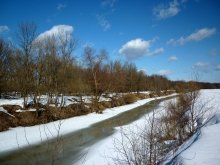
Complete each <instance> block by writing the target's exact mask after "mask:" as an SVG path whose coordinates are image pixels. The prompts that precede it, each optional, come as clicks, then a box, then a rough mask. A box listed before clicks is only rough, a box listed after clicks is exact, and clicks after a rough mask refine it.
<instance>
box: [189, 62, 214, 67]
mask: <svg viewBox="0 0 220 165" xmlns="http://www.w3.org/2000/svg"><path fill="white" fill-rule="evenodd" d="M209 65H210V63H208V62H197V63H195V64H194V65H193V67H194V68H206V67H208V66H209Z"/></svg>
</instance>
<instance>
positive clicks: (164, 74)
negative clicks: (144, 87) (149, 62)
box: [158, 69, 172, 76]
mask: <svg viewBox="0 0 220 165" xmlns="http://www.w3.org/2000/svg"><path fill="white" fill-rule="evenodd" d="M171 73H172V72H171V71H170V70H164V69H162V70H160V71H159V72H158V74H159V75H162V76H168V75H170V74H171Z"/></svg>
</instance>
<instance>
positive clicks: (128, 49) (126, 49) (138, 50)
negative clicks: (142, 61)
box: [119, 38, 164, 59]
mask: <svg viewBox="0 0 220 165" xmlns="http://www.w3.org/2000/svg"><path fill="white" fill-rule="evenodd" d="M154 41H155V39H153V40H147V41H146V40H143V39H141V38H137V39H134V40H130V41H128V42H127V43H126V44H124V45H122V47H121V48H120V49H119V54H121V55H124V56H125V57H126V58H128V59H135V58H138V57H142V56H144V55H149V56H152V55H158V54H160V53H162V52H164V49H163V48H158V49H156V50H154V51H152V52H151V51H150V47H151V44H152V43H153V42H154Z"/></svg>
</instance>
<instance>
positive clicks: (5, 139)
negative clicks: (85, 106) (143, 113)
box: [0, 94, 175, 153]
mask: <svg viewBox="0 0 220 165" xmlns="http://www.w3.org/2000/svg"><path fill="white" fill-rule="evenodd" d="M173 95H175V94H172V95H169V96H173ZM165 97H168V96H164V97H157V98H149V99H143V100H139V101H137V102H135V103H133V104H129V105H124V106H120V107H115V108H109V109H106V110H104V111H103V114H96V113H91V114H88V115H84V116H78V117H73V118H69V119H65V120H62V121H55V122H51V123H47V124H41V125H36V126H31V127H16V128H11V129H9V130H8V131H4V132H0V139H1V140H0V153H1V152H5V151H9V150H13V149H17V148H18V147H25V146H28V145H30V144H37V143H40V142H41V141H45V140H47V139H51V138H56V137H57V132H58V128H59V126H60V125H61V129H60V134H61V135H64V134H68V133H70V132H73V131H77V130H79V129H82V128H86V127H89V126H90V125H92V124H94V123H97V122H100V121H103V120H105V119H108V118H111V117H113V116H116V115H118V114H120V113H122V112H125V111H129V110H131V109H133V108H135V107H138V106H140V105H144V104H146V103H148V102H150V101H152V100H155V99H158V98H165ZM13 101H14V100H13ZM17 101H18V102H16V101H14V102H13V104H20V102H21V100H20V99H18V100H17ZM4 103H5V102H4Z"/></svg>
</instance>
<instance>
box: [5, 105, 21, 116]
mask: <svg viewBox="0 0 220 165" xmlns="http://www.w3.org/2000/svg"><path fill="white" fill-rule="evenodd" d="M2 107H3V108H4V109H5V110H7V111H8V113H11V114H12V113H15V112H16V110H19V109H22V107H21V106H19V105H7V104H6V105H2Z"/></svg>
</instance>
